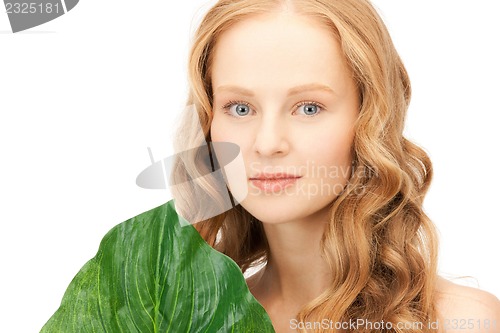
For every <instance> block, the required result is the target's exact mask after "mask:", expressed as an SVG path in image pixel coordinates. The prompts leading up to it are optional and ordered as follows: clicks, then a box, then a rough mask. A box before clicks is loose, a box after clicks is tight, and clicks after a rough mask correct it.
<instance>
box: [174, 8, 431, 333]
mask: <svg viewBox="0 0 500 333" xmlns="http://www.w3.org/2000/svg"><path fill="white" fill-rule="evenodd" d="M280 5H288V6H290V5H291V7H293V9H294V10H295V11H296V12H297V13H300V14H303V15H312V16H314V17H316V18H318V19H319V20H320V22H323V23H324V24H326V25H328V26H329V27H331V31H332V33H333V34H335V36H336V37H337V38H338V40H339V41H340V44H341V48H342V51H343V53H344V55H345V58H346V61H347V63H348V65H349V66H350V67H351V70H352V72H353V74H354V78H355V80H356V82H357V86H358V90H359V96H360V101H361V107H360V111H359V118H358V120H357V122H356V126H355V138H354V144H353V152H354V156H355V157H354V164H353V173H352V177H351V178H350V180H349V184H348V186H346V188H345V190H344V191H343V192H342V193H341V194H340V195H339V196H338V197H337V198H336V199H335V201H334V202H333V203H332V208H331V212H332V214H331V216H332V218H331V221H330V223H329V226H328V228H327V229H326V231H325V233H324V236H323V238H322V241H321V248H322V251H323V255H324V257H325V259H326V261H327V262H328V264H329V265H330V268H331V271H332V272H333V273H334V274H333V275H334V278H333V280H332V281H331V284H330V287H329V288H328V290H326V291H325V292H324V293H323V294H322V295H320V296H319V297H318V298H316V299H315V300H313V301H311V302H310V303H309V304H306V305H305V306H304V307H303V308H302V310H301V311H300V312H299V313H298V314H297V320H299V321H303V322H321V320H323V319H328V320H331V321H332V322H338V323H341V322H348V321H349V320H356V319H358V318H362V319H365V320H366V321H371V322H382V321H384V322H386V323H387V322H391V323H394V328H393V329H392V330H388V331H397V332H428V331H430V329H429V328H427V323H428V322H429V321H434V320H435V318H436V310H435V307H434V299H433V295H434V284H435V280H436V277H437V273H436V271H437V267H436V266H437V236H436V231H435V229H434V225H433V224H432V222H431V221H430V220H429V218H428V217H427V216H426V214H425V213H424V211H423V209H422V202H423V199H424V196H425V194H426V192H427V190H428V187H429V184H430V182H431V178H432V165H431V162H430V160H429V157H428V156H427V154H426V153H425V152H424V151H423V150H422V149H421V148H419V147H418V146H416V145H415V144H413V143H411V142H410V141H408V140H407V139H406V138H404V137H403V128H404V120H405V116H406V112H407V109H408V104H409V102H410V95H411V87H410V82H409V78H408V75H407V72H406V70H405V68H404V66H403V63H402V62H401V59H400V57H399V56H398V53H397V52H396V50H395V48H394V45H393V43H392V40H391V38H390V35H389V33H388V31H387V28H386V27H385V25H384V23H383V21H382V19H381V18H380V17H379V15H378V14H377V12H376V10H375V9H374V8H373V6H372V5H371V4H370V2H369V1H368V0H289V1H284V0H221V1H219V2H217V3H216V4H215V5H214V6H213V7H212V8H211V9H210V10H209V12H208V13H207V14H206V16H205V17H204V19H203V20H202V22H201V24H200V26H199V28H198V30H197V31H196V34H195V38H194V43H193V46H192V49H191V52H190V58H189V79H190V96H189V100H188V105H194V106H195V107H196V110H197V111H198V116H199V119H200V122H201V127H202V130H203V134H204V139H205V140H207V141H208V142H209V141H210V124H211V120H212V116H213V114H212V86H211V64H212V56H213V53H214V52H213V50H214V47H215V46H216V44H217V40H218V38H219V36H220V35H221V34H222V33H224V31H226V30H227V29H228V28H230V27H231V25H232V24H233V23H235V22H238V21H240V20H242V19H245V18H247V17H249V16H251V15H257V14H261V13H266V12H267V13H268V12H269V11H272V10H277V9H279V7H280ZM180 140H181V141H185V140H186V138H185V137H182V138H180ZM186 169H187V168H186V165H185V163H184V164H182V163H180V164H179V165H178V167H177V168H176V169H175V170H174V171H175V172H177V173H182V172H184V173H185V174H189V170H186ZM192 178H194V177H192ZM200 186H201V187H202V188H204V189H205V191H206V192H207V193H209V195H210V196H212V197H213V198H217V196H218V194H217V191H216V190H215V189H214V188H213V187H211V185H210V184H209V183H204V184H201V185H200ZM183 200H184V201H186V202H187V203H186V205H187V206H188V207H189V201H190V200H191V201H195V200H196V198H186V197H185V195H184V198H183ZM196 228H197V229H198V231H199V232H200V234H201V235H202V237H203V238H204V239H205V240H206V241H207V243H208V244H210V245H211V246H213V247H214V248H215V249H217V250H219V251H221V252H222V253H224V254H226V255H228V256H229V257H231V258H232V259H233V260H234V261H235V262H236V263H237V264H238V265H239V266H240V267H241V269H242V271H243V272H245V271H246V270H247V269H248V268H249V267H251V266H253V265H256V264H258V263H264V262H265V261H266V259H267V256H268V253H269V248H268V244H267V241H266V236H265V233H264V231H263V228H262V224H261V222H260V221H257V220H256V219H255V218H253V217H252V216H251V215H250V214H249V213H248V212H247V211H246V210H245V209H244V208H243V207H241V206H239V205H237V206H235V207H234V208H232V209H231V210H229V211H227V212H225V213H223V214H221V215H218V216H216V217H214V218H210V219H208V220H205V221H202V222H200V223H198V224H196ZM396 323H406V324H407V325H406V326H407V328H405V329H399V328H396ZM415 323H421V325H417V324H415ZM409 327H411V328H409ZM357 331H358V332H365V331H366V332H371V331H376V330H375V329H373V330H371V329H369V328H368V327H367V328H365V329H359V328H358V330H357ZM314 332H322V330H321V329H315V330H314Z"/></svg>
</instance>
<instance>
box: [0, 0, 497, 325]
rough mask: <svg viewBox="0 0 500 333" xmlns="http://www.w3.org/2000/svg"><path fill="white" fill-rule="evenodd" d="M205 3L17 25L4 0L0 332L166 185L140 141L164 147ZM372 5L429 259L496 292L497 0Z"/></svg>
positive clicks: (59, 288) (155, 4)
mask: <svg viewBox="0 0 500 333" xmlns="http://www.w3.org/2000/svg"><path fill="white" fill-rule="evenodd" d="M209 3H213V1H207V0H196V1H195V0H191V1H189V2H187V1H186V2H181V1H176V2H175V5H172V2H170V1H160V0H147V1H141V2H137V1H135V2H132V1H123V0H122V1H118V0H107V1H91V0H82V1H81V2H80V3H79V4H78V5H77V6H76V7H75V8H74V9H73V10H72V11H70V12H69V13H68V14H66V15H64V16H62V17H60V18H58V19H56V20H54V21H52V22H49V23H47V24H44V25H41V26H39V27H35V28H33V29H31V30H29V31H27V32H24V33H17V34H12V33H10V32H9V31H10V26H9V23H8V19H7V15H6V14H5V13H4V11H3V8H2V11H1V13H0V31H2V33H0V148H1V153H0V159H1V161H0V196H1V203H0V219H1V221H2V225H1V233H0V256H1V257H0V269H1V273H0V302H1V303H0V307H1V309H0V318H1V320H0V332H16V333H17V332H38V331H39V330H40V328H41V327H42V326H43V324H44V323H45V322H46V320H48V318H49V317H50V316H51V315H52V314H53V312H54V311H55V310H56V309H57V307H58V305H59V303H60V301H61V298H62V296H63V293H64V291H65V289H66V287H67V286H68V284H69V283H70V281H71V279H72V278H73V276H74V275H75V274H76V273H77V272H78V270H79V269H80V268H81V267H82V266H83V264H84V263H85V262H86V261H87V260H89V259H90V258H92V257H93V256H94V255H95V253H96V251H97V248H98V245H99V242H100V240H101V239H102V237H103V236H104V235H105V233H106V232H107V231H108V230H109V229H111V228H112V227H113V226H115V225H116V224H118V223H120V222H122V221H124V220H126V219H128V218H131V217H133V216H135V215H137V214H139V213H141V212H144V211H146V210H149V209H151V208H153V207H156V206H158V205H160V204H162V203H164V202H166V201H167V200H168V199H170V195H169V194H168V193H167V192H165V191H154V190H144V189H141V188H139V187H137V186H136V185H135V177H136V176H137V174H138V173H140V172H141V171H142V170H143V169H144V168H146V167H147V166H148V165H149V164H150V159H149V155H148V152H147V147H151V148H152V151H153V154H154V156H155V158H156V159H160V158H163V157H166V156H168V155H169V154H170V153H171V152H172V149H171V138H172V126H173V124H174V123H175V117H176V116H177V115H178V114H179V112H180V111H181V110H182V108H183V105H184V104H185V99H186V92H187V81H186V59H187V51H188V45H189V42H190V36H191V35H192V31H193V30H194V27H195V26H196V24H197V22H199V20H200V18H201V16H202V14H203V13H204V12H205V11H206V9H207V8H208V5H207V4H209ZM375 4H376V5H377V7H378V8H379V9H380V11H381V13H382V15H383V17H384V19H385V20H386V23H387V25H388V27H389V29H390V31H391V34H392V36H393V38H394V42H395V44H396V46H397V48H398V50H399V52H400V54H401V56H402V58H403V60H404V62H405V64H406V66H407V69H408V71H409V73H410V76H411V78H412V83H413V90H414V95H413V96H414V97H413V101H412V105H411V109H410V112H409V117H408V122H407V134H408V136H409V137H410V138H411V139H413V140H414V141H415V142H417V143H418V144H420V145H422V146H423V147H424V148H425V149H426V150H427V151H428V153H429V154H430V156H431V158H432V160H433V162H434V167H435V178H434V182H433V185H432V187H431V190H430V193H429V195H428V197H427V199H426V202H425V207H426V211H427V212H428V214H429V215H430V217H431V218H432V219H433V221H434V222H435V223H436V225H437V226H438V228H439V230H440V234H441V236H440V237H441V252H440V271H441V272H442V273H443V274H452V275H454V276H465V275H467V276H472V277H474V278H475V279H477V281H478V282H479V286H480V287H481V288H483V289H486V290H488V291H490V292H492V293H494V294H495V295H497V296H500V285H499V281H500V268H499V260H498V255H499V254H500V240H499V235H500V233H499V231H500V226H499V225H500V218H499V214H498V207H499V205H500V203H499V202H498V199H499V197H500V196H499V194H498V190H499V188H500V177H499V176H500V171H499V170H498V161H499V160H498V147H497V146H498V143H500V134H499V132H500V131H499V129H498V125H499V120H500V116H499V113H500V107H499V104H498V96H499V91H500V83H499V78H500V65H499V62H498V59H500V51H499V49H498V47H497V45H498V38H499V37H498V35H499V33H500V20H498V16H499V14H500V8H499V4H498V1H496V0H475V1H470V0H469V1H461V0H458V1H457V0H439V1H436V0H418V1H416V0H413V1H409V0H408V1H389V0H377V1H375ZM466 282H467V281H466Z"/></svg>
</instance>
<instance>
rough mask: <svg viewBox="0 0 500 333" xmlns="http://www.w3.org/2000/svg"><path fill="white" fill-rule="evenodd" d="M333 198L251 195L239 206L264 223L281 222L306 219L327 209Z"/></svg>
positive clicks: (323, 212)
mask: <svg viewBox="0 0 500 333" xmlns="http://www.w3.org/2000/svg"><path fill="white" fill-rule="evenodd" d="M333 199H334V198H324V197H323V198H310V199H306V198H301V197H299V196H296V197H293V196H286V195H283V196H281V195H280V196H264V195H260V196H255V197H253V196H251V195H249V196H248V197H247V198H246V199H245V200H243V202H241V203H240V204H241V206H242V207H243V208H245V210H246V211H247V212H249V213H250V214H251V215H252V216H254V217H255V218H256V219H258V220H259V221H261V222H262V223H266V224H281V223H287V222H292V221H299V220H306V219H309V218H313V217H314V216H319V215H320V214H325V213H327V212H328V211H329V209H330V208H329V207H330V203H331V202H332V201H333Z"/></svg>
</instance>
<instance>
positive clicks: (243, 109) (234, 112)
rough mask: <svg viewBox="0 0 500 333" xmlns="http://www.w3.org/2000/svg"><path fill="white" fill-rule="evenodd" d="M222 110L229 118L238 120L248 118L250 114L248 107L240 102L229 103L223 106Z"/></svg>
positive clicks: (250, 110)
mask: <svg viewBox="0 0 500 333" xmlns="http://www.w3.org/2000/svg"><path fill="white" fill-rule="evenodd" d="M224 109H225V110H227V111H226V113H228V114H229V115H230V116H233V117H238V118H240V117H245V116H248V115H249V114H250V113H251V112H252V109H251V108H250V105H248V104H247V103H242V102H230V103H228V104H226V105H225V106H224Z"/></svg>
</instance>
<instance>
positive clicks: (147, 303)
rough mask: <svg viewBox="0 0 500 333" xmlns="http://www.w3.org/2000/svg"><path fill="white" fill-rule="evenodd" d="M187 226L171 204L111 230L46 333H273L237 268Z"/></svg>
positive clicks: (76, 277) (269, 322) (66, 297)
mask: <svg viewBox="0 0 500 333" xmlns="http://www.w3.org/2000/svg"><path fill="white" fill-rule="evenodd" d="M180 219H182V218H181V217H179V216H178V215H177V213H176V211H175V209H174V205H173V202H172V201H169V202H167V203H166V204H164V205H161V206H159V207H156V208H154V209H152V210H149V211H147V212H144V213H142V214H140V215H138V216H136V217H134V218H132V219H129V220H127V221H125V222H123V223H121V224H119V225H117V226H116V227H114V228H113V229H111V230H110V231H109V232H108V233H107V234H106V236H105V237H104V239H103V240H102V242H101V245H100V247H99V251H98V252H97V255H96V256H95V257H94V258H93V259H91V260H90V261H88V262H87V263H86V264H85V265H84V266H83V268H82V269H81V270H80V272H79V273H78V274H77V275H76V276H75V277H74V279H73V281H72V282H71V284H70V285H69V287H68V289H67V290H66V292H65V294H64V297H63V300H62V302H61V306H60V307H59V309H58V310H57V311H56V313H55V314H54V315H53V316H52V317H51V318H50V319H49V321H48V322H47V323H46V324H45V326H44V327H43V328H42V330H41V332H42V333H53V332H57V333H61V332H63V333H72V332H112V333H115V332H124V333H135V332H137V333H148V332H151V333H153V332H155V333H156V332H162V333H164V332H165V333H166V332H173V333H181V332H207V333H213V332H221V333H222V332H243V333H250V332H251V333H253V332H259V333H260V332H264V333H266V332H274V329H273V326H272V324H271V321H270V319H269V316H268V315H267V313H266V312H265V310H264V308H263V307H262V306H261V305H260V304H259V303H258V302H257V300H256V299H255V298H254V297H253V296H252V294H251V293H250V291H249V290H248V287H247V285H246V282H245V279H244V277H243V274H242V273H241V270H240V269H239V267H238V266H237V265H236V263H235V262H234V261H232V260H231V259H230V258H229V257H227V256H225V255H223V254H221V253H220V252H217V251H216V250H214V249H213V248H212V247H210V246H209V245H208V244H207V243H206V242H205V241H204V240H203V239H202V238H201V236H200V235H199V233H198V232H197V231H196V230H195V229H194V227H193V226H192V225H187V226H184V227H181V225H180V221H179V220H180ZM183 222H185V221H183Z"/></svg>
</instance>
